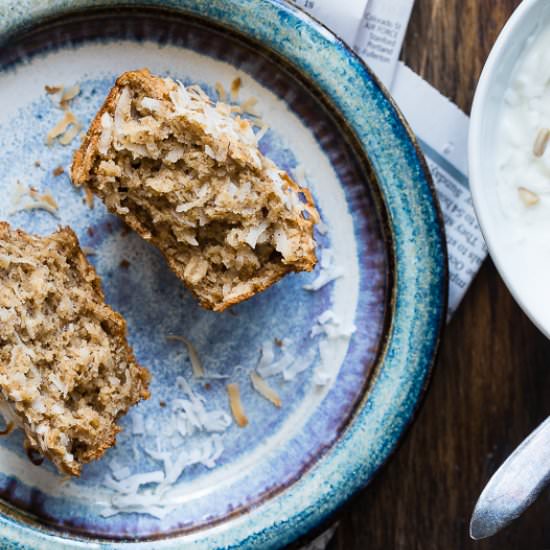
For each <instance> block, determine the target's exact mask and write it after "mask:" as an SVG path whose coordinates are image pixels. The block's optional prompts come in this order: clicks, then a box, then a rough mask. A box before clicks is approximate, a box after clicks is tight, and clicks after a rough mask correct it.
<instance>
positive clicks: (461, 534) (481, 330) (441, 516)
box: [330, 0, 550, 550]
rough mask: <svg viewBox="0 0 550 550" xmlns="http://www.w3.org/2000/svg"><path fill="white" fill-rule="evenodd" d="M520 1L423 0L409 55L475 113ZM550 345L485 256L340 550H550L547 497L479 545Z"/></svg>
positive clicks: (547, 373)
mask: <svg viewBox="0 0 550 550" xmlns="http://www.w3.org/2000/svg"><path fill="white" fill-rule="evenodd" d="M517 4H519V1H518V0H416V5H415V8H414V12H413V16H412V20H411V24H410V27H409V30H408V34H407V38H406V43H405V46H404V49H403V59H404V60H405V61H406V63H407V64H408V65H410V66H411V67H412V68H413V69H414V70H415V71H416V72H418V73H420V74H421V75H422V76H423V77H424V78H426V79H427V80H428V81H429V82H430V83H432V84H433V85H434V86H435V87H437V88H438V89H439V90H441V91H442V92H443V93H444V94H446V95H448V96H449V97H450V98H451V99H452V100H453V101H455V102H456V103H457V104H458V105H459V106H460V107H461V108H463V109H464V110H465V111H466V112H468V111H469V108H470V105H471V101H472V98H473V94H474V90H475V85H476V82H477V79H478V77H479V74H480V72H481V69H482V67H483V63H484V61H485V59H486V57H487V55H488V53H489V50H490V48H491V45H492V44H493V42H494V40H495V38H496V36H497V34H498V32H499V30H500V29H501V28H502V26H503V25H504V23H505V21H506V20H507V18H508V17H509V15H510V14H511V12H512V11H513V9H514V7H515V6H516V5H517ZM549 389H550V342H549V341H548V340H547V339H546V338H544V337H543V336H542V335H541V334H540V333H539V332H538V331H537V329H536V328H535V327H534V326H533V325H532V324H531V323H530V321H529V320H528V319H527V318H526V316H525V315H524V314H523V313H522V312H521V310H520V309H519V308H518V306H517V305H516V304H515V303H514V301H513V299H512V297H511V296H510V294H509V292H508V291H507V289H506V288H505V286H504V284H503V283H502V281H501V279H500V278H499V276H498V274H497V272H496V270H495V268H494V266H493V264H492V263H491V262H490V261H487V262H486V263H485V265H484V266H483V268H482V269H481V272H480V273H479V275H478V276H477V278H476V279H475V280H474V283H473V285H472V287H471V288H470V290H469V292H468V293H467V295H466V298H465V299H464V301H463V303H462V305H461V307H460V309H459V310H458V312H457V314H456V316H455V318H454V319H453V320H452V321H451V323H450V325H449V327H448V330H447V333H446V336H445V339H444V343H443V347H442V350H441V356H440V360H439V362H438V365H437V368H436V370H435V372H434V376H433V380H432V384H431V387H430V390H429V393H428V395H427V397H426V400H425V402H424V405H423V407H422V409H421V412H420V414H419V415H418V418H417V420H416V422H415V424H414V425H413V427H412V428H411V430H410V431H409V433H408V435H407V437H406V438H405V440H404V442H403V444H402V445H401V447H400V449H399V450H398V452H397V453H396V454H395V456H394V457H393V458H392V460H391V461H390V462H389V463H388V465H387V466H386V467H385V468H384V470H383V471H382V472H381V473H380V475H379V476H378V477H377V478H376V480H375V481H374V482H373V483H372V484H371V485H370V486H369V487H368V488H367V489H366V490H365V491H364V492H363V493H362V494H360V495H359V496H358V497H356V498H355V500H354V501H353V502H351V503H350V504H349V505H348V506H347V508H346V509H345V510H344V511H343V513H342V514H341V523H340V528H339V530H338V531H337V535H336V537H335V539H334V541H333V542H332V544H331V545H330V547H331V550H359V549H361V550H393V549H406V550H409V549H411V550H414V549H418V550H420V549H421V550H432V549H434V550H455V549H463V548H465V549H470V548H479V549H482V550H493V549H494V550H497V549H498V550H508V549H529V550H530V549H543V548H550V522H549V521H548V517H549V514H550V495H549V494H548V493H546V494H545V495H543V497H542V498H541V499H540V500H539V501H538V502H537V503H536V504H535V505H534V506H533V507H532V508H531V509H530V510H529V511H528V513H527V514H525V515H524V516H523V517H522V518H521V519H520V520H518V521H517V522H515V523H514V524H512V525H511V526H510V527H509V528H508V529H506V530H505V531H504V532H502V533H501V534H499V535H497V536H496V537H494V538H492V539H490V540H488V541H482V542H477V543H474V542H473V541H471V540H470V539H469V536H468V523H469V519H470V515H471V512H472V509H473V506H474V504H475V501H476V499H477V497H478V496H479V493H480V491H481V489H482V488H483V486H484V484H485V483H486V482H487V480H488V479H489V477H490V476H491V474H492V473H493V472H494V471H495V469H496V468H497V467H498V465H500V463H501V462H502V461H503V460H504V459H505V458H506V457H507V455H508V454H509V453H510V452H511V451H512V450H513V449H514V447H515V446H516V445H517V444H518V443H519V442H520V441H521V440H522V439H523V438H524V437H525V436H526V435H527V434H528V433H529V432H530V431H531V430H532V429H534V428H535V426H536V425H537V424H538V423H539V422H541V421H542V420H543V419H544V418H545V417H546V416H548V415H549V414H550V399H548V393H549Z"/></svg>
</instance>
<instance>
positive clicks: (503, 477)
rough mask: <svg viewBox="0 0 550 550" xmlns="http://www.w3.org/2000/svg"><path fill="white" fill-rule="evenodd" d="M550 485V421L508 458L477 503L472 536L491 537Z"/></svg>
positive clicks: (471, 529)
mask: <svg viewBox="0 0 550 550" xmlns="http://www.w3.org/2000/svg"><path fill="white" fill-rule="evenodd" d="M549 483H550V418H547V419H546V420H545V421H544V422H543V423H542V424H541V425H540V426H539V427H538V428H537V429H536V430H535V431H534V432H533V433H531V435H529V436H528V437H527V439H525V440H524V441H523V442H522V443H521V445H520V446H519V447H518V448H517V449H516V450H515V451H514V452H513V453H512V454H511V455H510V456H509V457H508V459H507V460H506V462H504V464H503V465H502V466H501V467H500V468H499V469H498V470H497V471H496V473H495V474H494V475H493V477H492V478H491V479H490V480H489V483H487V485H486V487H485V489H484V490H483V492H482V493H481V496H480V497H479V500H478V501H477V504H476V507H475V509H474V513H473V515H472V520H471V521H470V536H471V537H472V538H473V539H474V540H478V539H484V538H487V537H490V536H492V535H494V534H495V533H497V532H498V531H500V530H501V529H502V528H503V527H506V525H508V524H509V523H510V522H511V521H513V520H514V519H516V518H517V517H519V516H520V515H521V514H522V513H523V512H524V511H525V510H526V509H527V508H528V507H529V506H530V505H531V504H532V503H533V502H534V501H535V500H536V498H537V497H538V496H539V494H540V492H541V491H542V490H543V489H544V488H545V487H546V486H547V485H548V484H549Z"/></svg>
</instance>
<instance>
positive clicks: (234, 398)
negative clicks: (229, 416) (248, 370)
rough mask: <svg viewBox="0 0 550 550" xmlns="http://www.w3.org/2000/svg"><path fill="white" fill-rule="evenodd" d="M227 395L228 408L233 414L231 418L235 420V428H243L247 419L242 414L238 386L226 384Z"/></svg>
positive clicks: (246, 423)
mask: <svg viewBox="0 0 550 550" xmlns="http://www.w3.org/2000/svg"><path fill="white" fill-rule="evenodd" d="M227 395H228V396H229V406H230V407H231V412H232V413H233V418H235V422H236V423H237V426H239V427H240V428H244V427H245V426H247V425H248V418H247V417H246V414H245V413H244V409H243V404H242V402H241V392H240V390H239V385H238V384H227Z"/></svg>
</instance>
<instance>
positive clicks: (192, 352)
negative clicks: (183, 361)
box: [166, 336, 206, 378]
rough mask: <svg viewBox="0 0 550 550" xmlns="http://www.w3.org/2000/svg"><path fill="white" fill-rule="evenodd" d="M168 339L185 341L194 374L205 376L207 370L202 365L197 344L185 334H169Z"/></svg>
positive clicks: (195, 375)
mask: <svg viewBox="0 0 550 550" xmlns="http://www.w3.org/2000/svg"><path fill="white" fill-rule="evenodd" d="M166 339H167V340H174V341H177V342H183V343H184V344H185V345H186V346H187V352H188V353H189V359H190V360H191V368H192V369H193V376H194V377H195V378H204V376H205V374H206V372H205V371H204V367H203V366H202V362H201V360H200V357H199V354H198V352H197V350H196V348H195V346H194V345H193V344H192V343H191V342H190V341H189V340H188V339H187V338H185V336H167V337H166Z"/></svg>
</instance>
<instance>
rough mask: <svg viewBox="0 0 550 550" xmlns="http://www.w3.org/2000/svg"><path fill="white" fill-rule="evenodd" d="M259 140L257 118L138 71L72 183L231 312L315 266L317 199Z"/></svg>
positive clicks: (97, 124)
mask: <svg viewBox="0 0 550 550" xmlns="http://www.w3.org/2000/svg"><path fill="white" fill-rule="evenodd" d="M257 141H258V138H257V136H256V134H255V133H254V131H253V128H252V126H251V124H250V122H249V121H248V120H246V119H245V118H242V117H240V116H238V115H235V114H234V113H232V112H231V107H230V106H229V105H227V104H224V103H214V102H212V101H211V100H210V99H209V97H208V96H207V95H206V94H205V93H204V91H203V90H202V89H201V88H200V87H198V86H189V87H185V86H183V85H182V84H180V83H177V82H175V81H173V80H171V79H168V78H158V77H155V76H152V75H151V74H150V73H149V72H148V71H147V70H142V71H135V72H129V73H125V74H123V75H122V76H121V77H120V78H119V79H118V80H117V82H116V85H115V86H114V88H113V89H112V90H111V92H110V94H109V96H108V97H107V99H106V101H105V103H104V105H103V107H102V108H101V110H100V111H99V113H98V114H97V116H96V118H95V119H94V121H93V122H92V125H91V127H90V129H89V131H88V133H87V135H86V138H85V139H84V142H83V144H82V146H81V148H80V150H79V151H78V152H77V153H76V155H75V159H74V162H73V166H72V179H73V182H74V183H75V184H76V185H84V186H86V188H88V189H90V190H91V191H92V192H93V193H94V194H95V195H97V196H99V197H100V198H101V199H102V200H103V201H104V202H105V204H106V205H107V207H108V208H109V210H110V211H111V212H114V213H116V214H117V215H119V216H120V217H121V218H122V219H123V220H124V221H125V222H126V223H127V224H128V225H129V226H130V227H131V228H132V229H134V230H135V231H137V232H138V233H139V234H140V235H141V236H142V237H143V238H144V239H146V240H148V241H150V242H151V243H153V244H154V245H156V246H157V247H158V248H159V249H160V250H161V252H162V253H163V255H164V256H165V257H166V259H167V261H168V264H169V265H170V267H171V269H172V270H173V271H174V272H175V273H176V275H177V276H178V277H179V278H180V279H181V280H182V281H183V282H184V283H185V285H186V286H187V287H188V288H189V289H190V290H191V291H192V292H193V293H194V294H195V295H196V297H197V298H198V299H199V301H200V303H201V304H202V305H203V306H204V307H206V308H209V309H213V310H215V311H222V310H224V309H225V308H227V307H228V306H230V305H232V304H236V303H238V302H241V301H242V300H245V299H247V298H249V297H251V296H253V295H254V294H256V293H257V292H260V291H262V290H264V289H266V288H267V287H269V286H270V285H272V284H273V283H275V282H276V281H278V280H279V279H280V278H281V277H283V276H284V275H285V274H287V273H289V272H292V271H311V270H312V269H313V267H314V266H315V263H316V257H315V241H314V238H313V226H314V224H315V223H316V222H317V221H318V214H317V211H316V209H315V206H314V204H313V200H312V197H311V195H310V193H309V191H308V190H307V189H304V188H301V187H299V186H298V185H297V184H296V183H294V182H293V181H292V180H291V178H290V177H289V176H288V174H287V173H286V172H284V171H282V170H280V169H279V168H277V166H276V165H275V164H274V163H273V162H272V161H271V160H269V159H268V158H266V157H265V156H264V155H262V153H261V152H260V151H259V149H258V143H257Z"/></svg>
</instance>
